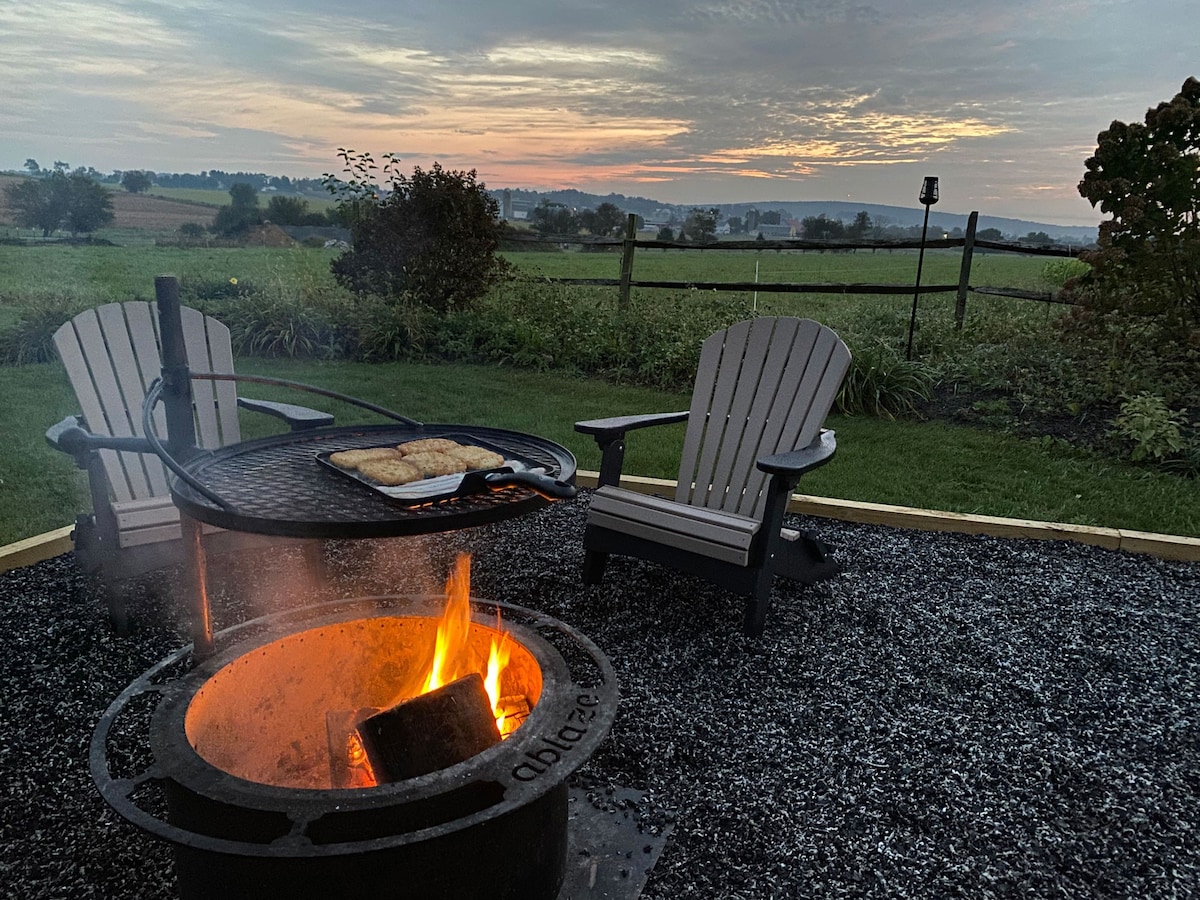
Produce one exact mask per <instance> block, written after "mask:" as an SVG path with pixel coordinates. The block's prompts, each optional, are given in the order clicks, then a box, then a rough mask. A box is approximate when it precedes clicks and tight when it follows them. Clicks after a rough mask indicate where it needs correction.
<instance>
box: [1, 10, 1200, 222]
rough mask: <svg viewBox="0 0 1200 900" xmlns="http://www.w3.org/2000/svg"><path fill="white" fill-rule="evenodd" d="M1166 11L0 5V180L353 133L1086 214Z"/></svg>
mask: <svg viewBox="0 0 1200 900" xmlns="http://www.w3.org/2000/svg"><path fill="white" fill-rule="evenodd" d="M1187 6H1188V4H1186V3H1183V2H1181V0H1137V2H1133V0H1106V2H1096V0H1089V2H1082V0H1042V2H1035V0H1009V2H1008V3H1005V4H991V5H985V4H981V3H969V4H953V5H952V4H940V5H930V4H927V3H918V2H915V0H875V2H858V0H808V2H803V3H801V2H796V0H708V2H703V0H701V2H695V0H660V2H656V3H653V4H649V3H645V2H644V0H638V2H632V0H557V2H550V0H508V2H506V3H503V4H497V3H493V2H490V0H487V2H485V0H460V2H457V3H453V4H450V3H440V4H404V5H399V6H398V5H396V4H395V3H394V2H391V0H386V2H385V0H345V2H343V3H342V4H340V5H338V6H337V7H330V6H329V5H328V4H326V3H317V2H316V0H289V2H282V0H259V2H256V3H255V4H245V3H233V2H230V0H197V2H193V0H95V2H92V3H86V4H85V3H82V2H77V0H46V2H44V3H42V4H39V6H38V7H37V8H36V10H31V9H28V8H18V7H14V6H11V5H10V6H7V7H3V8H0V78H3V79H4V81H5V84H6V102H5V109H4V113H3V115H4V116H5V123H6V126H7V127H6V128H5V129H4V134H2V135H0V165H4V164H8V165H19V164H20V162H21V161H22V160H24V159H25V157H26V156H29V155H35V156H36V155H42V156H47V157H49V156H54V155H59V156H62V155H70V156H73V157H75V158H76V159H78V160H79V161H80V162H86V163H89V164H93V165H96V166H97V167H98V168H109V167H111V168H126V167H144V168H153V169H157V170H172V169H176V170H182V168H183V165H184V162H185V161H196V160H198V161H199V163H198V164H197V165H196V167H197V168H210V167H217V168H236V167H241V166H244V165H249V160H251V159H254V160H257V161H259V162H260V164H261V167H262V168H263V169H264V170H268V171H277V170H285V167H286V173H287V174H314V173H319V172H321V171H325V170H328V169H329V168H331V167H333V166H335V165H336V157H335V150H336V148H337V147H338V146H346V145H352V146H358V147H363V148H365V149H371V150H374V151H376V152H383V151H386V150H401V151H403V153H404V154H405V157H406V159H411V160H412V161H413V162H414V163H422V164H428V163H429V162H430V161H431V160H432V159H434V158H438V159H441V160H442V161H443V162H444V163H447V164H453V165H455V166H457V167H466V168H470V167H478V168H479V169H480V171H481V173H483V172H485V171H486V173H487V178H488V179H489V181H491V182H493V183H505V184H512V185H513V186H533V187H538V186H551V185H553V186H563V185H569V184H575V185H585V184H586V185H589V186H591V187H593V188H601V189H602V192H607V191H609V190H616V191H621V190H623V189H624V188H625V187H628V186H633V185H638V184H646V183H653V184H655V185H657V186H659V187H660V188H661V190H662V193H663V195H664V196H663V199H672V198H675V199H678V200H679V201H680V202H688V198H691V197H693V195H694V194H697V193H699V192H709V193H708V194H707V196H709V197H715V196H716V194H720V195H722V196H728V197H730V198H731V199H736V198H737V195H738V193H739V192H746V193H747V194H748V196H746V197H745V199H751V200H758V199H763V198H764V197H766V194H764V193H763V192H768V191H776V190H778V189H780V188H781V187H787V188H788V189H789V190H791V191H792V192H793V195H796V196H798V197H800V196H802V197H804V198H810V199H815V198H819V197H825V196H830V197H832V196H839V197H840V196H845V195H846V194H855V195H858V194H860V193H861V191H860V190H859V188H860V186H869V187H870V188H871V189H872V190H873V191H876V192H877V194H878V195H877V196H875V197H872V198H867V197H863V198H862V199H863V201H864V202H868V201H869V200H876V201H878V202H884V203H887V202H893V201H895V200H899V199H900V198H908V195H909V194H910V193H911V192H912V191H911V184H910V183H909V182H911V181H912V180H913V179H914V178H916V177H918V176H917V175H914V173H922V172H924V171H926V170H927V169H929V167H930V166H937V167H939V170H940V171H942V172H945V173H952V174H951V175H950V176H948V177H947V176H943V182H942V183H943V191H944V196H945V197H947V198H949V197H951V196H954V195H955V193H956V190H955V186H954V185H953V184H951V183H950V181H951V178H953V179H959V180H960V181H961V185H962V187H963V188H964V190H963V191H962V192H961V195H962V196H964V197H965V198H968V201H969V202H974V198H987V199H988V202H990V203H993V204H999V203H1005V204H1008V207H1006V208H1005V209H1004V210H1000V209H996V208H994V207H993V208H992V209H991V210H989V212H991V213H992V214H1011V215H1022V216H1025V217H1031V216H1032V214H1033V213H1032V212H1031V211H1030V209H1029V207H1028V204H1036V205H1037V209H1044V210H1047V211H1050V210H1057V211H1058V212H1057V213H1056V215H1058V216H1060V217H1066V218H1072V217H1073V218H1075V219H1081V218H1083V219H1091V220H1093V221H1094V219H1095V214H1094V213H1093V212H1092V211H1091V210H1090V209H1089V208H1088V207H1087V206H1086V204H1084V203H1083V202H1082V201H1081V200H1080V199H1079V198H1078V196H1077V195H1074V196H1073V192H1074V184H1075V182H1077V181H1078V178H1079V175H1080V173H1081V170H1082V162H1083V159H1084V158H1086V156H1087V155H1088V154H1089V153H1090V152H1091V150H1092V149H1093V148H1094V139H1095V135H1096V133H1097V132H1098V131H1099V130H1100V129H1101V128H1103V127H1105V126H1106V125H1107V124H1108V122H1109V121H1110V120H1111V119H1113V118H1121V119H1123V120H1126V121H1128V120H1129V119H1131V118H1134V119H1136V118H1140V117H1141V115H1142V114H1143V113H1144V111H1145V109H1146V107H1147V106H1150V105H1152V104H1154V103H1156V102H1158V101H1160V100H1164V99H1167V98H1169V97H1170V96H1171V95H1172V94H1173V93H1174V92H1175V91H1176V90H1178V86H1179V84H1181V83H1182V81H1183V79H1184V78H1185V77H1186V76H1187V75H1188V74H1194V73H1192V72H1189V71H1186V69H1185V67H1187V66H1194V48H1193V41H1192V40H1191V37H1190V35H1191V22H1190V19H1191V15H1190V13H1189V12H1188V10H1187V8H1186V7H1187ZM51 63H52V64H51ZM76 148H78V149H76ZM101 152H102V153H103V154H104V155H103V158H100V157H99V156H97V158H96V159H95V160H92V159H87V160H85V159H83V156H82V154H93V153H96V154H100V153H101ZM142 154H144V155H142ZM205 154H209V156H205ZM131 156H137V157H138V158H130V157H131ZM1031 184H1034V185H1038V186H1039V187H1038V188H1037V189H1031V188H1029V185H1031ZM1056 186H1057V188H1056ZM667 195H670V196H667ZM1006 197H1007V198H1008V199H1004V198H1006ZM695 199H698V198H695ZM905 202H909V201H908V200H907V199H906V201H905ZM1017 207H1021V208H1017ZM1026 213H1029V215H1026ZM1047 214H1048V213H1047Z"/></svg>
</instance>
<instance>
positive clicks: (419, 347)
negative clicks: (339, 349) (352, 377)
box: [341, 297, 426, 362]
mask: <svg viewBox="0 0 1200 900" xmlns="http://www.w3.org/2000/svg"><path fill="white" fill-rule="evenodd" d="M343 312H344V313H345V315H344V316H343V317H342V319H343V321H342V322H341V329H342V331H343V333H344V335H345V337H344V338H343V341H342V344H343V347H344V348H345V349H346V352H347V353H348V354H350V355H351V356H352V357H354V358H355V359H359V360H362V361H364V362H396V361H398V360H416V359H420V358H422V357H423V356H424V355H425V350H426V347H425V340H426V323H425V321H424V319H425V314H426V311H425V310H424V309H423V308H422V307H421V306H420V305H418V304H415V303H413V302H412V301H411V299H410V298H407V297H400V298H396V299H395V300H393V301H392V302H390V303H388V302H385V301H383V300H382V299H380V298H378V297H364V298H361V299H359V300H357V301H356V302H352V303H347V304H345V305H344V307H343Z"/></svg>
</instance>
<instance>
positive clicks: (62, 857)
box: [0, 493, 1200, 900]
mask: <svg viewBox="0 0 1200 900" xmlns="http://www.w3.org/2000/svg"><path fill="white" fill-rule="evenodd" d="M586 503H587V496H586V493H585V495H584V496H582V497H581V498H580V500H578V501H574V502H566V503H560V504H557V505H556V506H554V507H552V508H551V509H548V510H546V511H544V512H542V513H539V514H537V515H534V516H529V517H526V518H525V519H522V520H520V521H516V522H510V523H506V524H504V525H501V526H496V527H492V528H486V529H477V530H474V531H471V532H468V533H464V534H461V535H456V536H446V537H440V538H429V539H423V540H414V541H389V542H379V543H377V544H373V545H364V544H359V545H343V546H341V547H339V548H335V552H334V554H333V556H334V565H333V571H334V586H333V588H331V591H333V592H335V593H337V594H341V595H354V594H357V593H374V592H391V591H395V590H414V589H420V590H425V589H428V587H429V585H428V583H427V578H432V579H435V580H436V581H440V580H441V578H442V577H443V575H444V571H445V568H444V565H445V562H446V560H447V559H448V558H449V555H450V553H451V551H452V550H454V549H455V548H456V547H458V546H460V545H463V544H465V545H467V546H468V547H469V548H470V549H472V550H473V551H474V552H475V554H476V561H475V566H474V585H473V593H474V594H475V595H476V596H479V597H484V598H488V599H495V600H505V601H509V602H513V603H518V604H521V605H526V606H531V607H534V608H537V609H541V610H544V611H546V612H548V613H550V614H551V615H553V616H556V617H558V618H560V619H563V620H564V621H566V622H569V623H571V624H572V625H574V626H576V627H577V628H579V629H580V630H582V631H583V632H585V633H586V634H588V635H589V636H591V637H592V638H593V639H594V640H595V641H596V642H597V643H598V644H599V645H600V646H601V647H602V648H603V649H604V650H605V652H606V653H608V655H609V656H610V658H611V659H612V661H613V663H614V664H615V666H616V669H617V671H618V673H619V676H620V679H621V707H620V712H619V714H618V717H617V722H616V725H615V726H614V728H613V731H612V734H611V735H610V737H609V738H608V739H607V740H606V741H605V743H604V744H603V745H602V746H601V748H600V750H599V751H598V752H597V753H596V755H595V756H594V757H593V758H592V760H591V762H589V763H588V765H587V766H586V767H585V769H584V770H583V771H582V773H581V774H580V776H579V777H580V781H581V782H582V783H584V784H585V786H591V787H593V788H595V789H596V790H597V791H599V792H601V793H602V792H603V789H604V788H605V787H606V786H626V787H633V788H638V789H640V790H643V791H646V792H648V794H649V801H648V802H647V803H646V804H645V805H644V808H643V809H642V810H641V811H640V812H641V814H642V815H643V817H644V818H645V820H646V821H647V822H648V823H651V826H652V825H653V823H655V822H661V821H664V820H666V819H668V818H670V819H673V821H674V832H673V833H672V835H671V838H670V841H669V843H668V845H667V848H666V850H665V852H664V853H663V856H662V858H661V859H660V861H659V863H658V865H657V867H656V868H655V870H654V872H653V873H652V875H651V877H650V881H649V884H648V886H647V890H646V894H645V896H647V897H652V898H658V900H666V898H672V900H673V898H685V897H694V898H717V897H722V898H724V897H738V898H741V897H745V898H791V897H822V898H824V897H839V896H846V897H861V896H888V897H902V896H915V897H943V896H946V897H948V896H966V897H972V898H975V897H993V896H997V897H999V896H1003V897H1014V896H1020V897H1026V896H1030V897H1032V896H1037V897H1088V898H1092V897H1097V898H1099V897H1142V898H1146V897H1191V896H1198V895H1200V827H1198V822H1200V627H1198V619H1200V615H1198V612H1200V565H1198V564H1194V563H1178V562H1166V561H1161V560H1156V559H1152V558H1150V557H1145V556H1135V555H1127V554H1120V553H1116V552H1112V551H1106V550H1101V549H1097V548H1092V547H1085V546H1079V545H1072V544H1066V543H1048V542H1037V541H1016V540H1000V539H994V538H987V537H973V536H963V535H945V534H932V533H922V532H915V531H906V530H899V529H891V528H883V527H874V526H859V525H852V524H846V523H837V522H827V521H821V522H815V521H803V520H801V521H800V524H801V525H807V526H812V527H816V528H817V529H818V530H819V531H820V532H821V534H822V536H823V537H825V538H826V539H828V540H830V541H832V542H833V543H834V544H836V545H837V546H838V547H839V555H840V556H841V558H842V559H843V560H844V561H845V562H846V563H847V570H846V572H844V573H843V574H842V575H840V576H839V577H837V578H836V579H834V580H832V581H829V582H826V583H824V584H821V585H818V586H817V587H814V588H809V589H799V588H797V587H796V586H795V585H793V584H791V583H787V582H780V583H779V584H778V586H777V588H776V593H775V609H774V612H773V613H772V616H771V619H770V621H769V623H768V629H767V633H766V635H765V636H764V637H762V638H760V639H758V640H755V641H750V640H747V639H745V638H744V637H742V635H741V633H740V623H741V601H740V600H737V599H736V598H733V597H731V596H730V595H728V594H725V593H723V592H721V591H718V590H715V589H713V588H711V587H709V586H708V585H707V584H706V583H704V582H701V581H697V580H694V579H691V578H688V577H685V576H680V575H677V574H675V573H672V572H669V571H668V570H665V569H662V568H658V567H654V566H650V565H646V564H642V563H639V562H635V561H632V560H623V559H614V560H613V562H612V563H611V564H610V567H609V573H608V578H607V580H606V583H605V585H604V586H603V587H602V588H598V589H588V588H585V587H584V586H583V585H582V583H581V581H580V577H579V570H580V563H581V558H582V552H581V548H580V538H581V531H582V524H583V511H584V508H585V506H586ZM426 559H428V560H429V562H428V563H422V564H421V565H420V566H415V565H414V561H416V560H426ZM241 560H242V561H241V562H240V564H239V565H238V566H236V567H235V568H234V573H235V574H234V575H231V576H230V578H229V579H227V580H221V579H214V586H213V587H214V611H215V614H216V616H217V618H218V621H219V622H225V623H229V622H231V621H233V620H235V619H236V618H238V617H240V616H244V615H248V614H250V611H249V609H248V608H247V604H246V602H245V599H246V598H247V597H249V596H255V597H257V596H258V595H260V594H262V595H264V596H263V597H262V598H261V600H260V601H257V602H261V603H262V604H263V605H265V606H266V607H275V606H279V605H282V604H284V603H286V602H289V598H293V597H295V596H299V595H300V594H301V592H299V591H297V590H295V587H296V584H295V579H294V578H291V577H290V576H291V573H293V572H294V571H295V570H296V568H297V567H296V564H295V563H296V560H295V558H294V557H291V558H289V556H288V554H286V553H285V554H280V553H275V554H271V555H269V556H261V555H260V556H257V557H254V558H252V559H248V558H247V557H242V558H241ZM426 572H430V573H433V574H432V575H430V576H426V575H425V573H426ZM169 574H170V573H169ZM160 580H161V579H160ZM134 606H135V612H137V613H138V614H140V615H141V616H142V618H143V619H146V618H154V619H157V620H158V621H159V622H160V623H161V624H157V625H145V624H143V625H142V626H141V627H140V628H139V629H138V630H137V631H136V632H135V633H134V634H133V635H132V636H131V637H128V638H118V637H114V636H113V635H111V634H110V633H109V631H108V630H107V628H106V625H105V618H104V615H103V612H102V610H101V609H100V605H99V601H98V599H97V593H96V589H95V586H94V585H93V584H91V583H90V582H89V580H88V579H86V578H84V577H82V576H80V575H79V574H78V572H77V571H76V570H75V568H74V566H73V564H72V562H71V560H70V558H69V557H60V558H58V559H55V560H50V561H48V562H45V563H41V564H39V565H36V566H31V567H28V568H24V569H19V570H16V571H13V572H9V573H7V574H4V575H0V634H2V635H3V640H4V642H5V646H4V647H3V649H2V650H0V777H2V797H0V804H2V805H0V850H2V861H0V896H3V897H12V898H18V897H19V898H31V897H39V898H40V897H63V898H68V897H69V898H75V897H80V898H83V897H96V898H101V897H103V898H117V897H131V898H142V897H144V898H166V897H170V896H172V891H173V877H174V876H173V874H172V871H171V864H170V854H169V852H168V851H167V850H166V849H165V848H164V847H162V846H160V845H157V844H155V843H154V842H152V841H150V840H148V839H146V838H143V837H142V836H140V835H139V834H138V833H136V832H135V831H134V829H133V828H132V827H131V826H129V825H127V824H126V823H125V822H124V821H123V820H122V819H120V818H119V817H117V816H115V815H114V814H112V813H111V812H110V811H109V810H108V809H107V807H106V806H105V804H104V803H103V801H101V800H100V798H99V796H98V794H97V792H96V790H95V788H94V787H93V785H92V782H91V779H90V776H89V775H88V772H87V746H88V741H89V739H90V736H91V731H92V729H93V727H94V725H95V723H96V720H97V719H98V717H99V715H100V713H101V712H102V711H103V710H104V709H105V707H106V706H107V705H108V704H109V702H111V700H112V699H113V698H114V697H115V696H116V695H117V694H118V693H119V692H120V691H121V689H122V688H124V687H125V685H126V684H128V683H129V682H130V681H131V680H132V679H133V678H134V677H135V676H137V675H138V674H140V673H141V672H142V671H144V670H145V669H146V668H148V667H149V666H150V665H151V664H153V663H154V662H156V661H158V660H159V659H161V658H162V657H164V656H165V655H167V653H168V652H169V651H171V650H173V649H174V648H175V647H177V646H179V645H180V644H181V643H183V642H184V638H183V637H182V635H183V634H185V633H186V632H185V631H184V629H183V624H182V621H181V620H180V619H179V616H178V613H177V612H174V611H173V610H172V608H171V606H170V605H169V604H165V603H163V601H161V600H160V599H158V597H157V596H156V595H155V593H154V592H153V591H151V590H149V589H145V588H143V589H141V590H140V591H139V592H138V593H137V595H136V596H135V602H134Z"/></svg>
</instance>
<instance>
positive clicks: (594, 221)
mask: <svg viewBox="0 0 1200 900" xmlns="http://www.w3.org/2000/svg"><path fill="white" fill-rule="evenodd" d="M579 222H580V224H581V225H582V226H583V227H584V228H586V229H587V230H588V231H589V232H591V233H592V234H596V235H602V236H604V237H612V236H613V235H616V234H620V233H623V232H624V230H625V213H624V211H623V210H622V209H621V208H620V207H619V206H617V205H616V204H615V203H609V202H607V201H605V202H604V203H601V204H600V205H599V206H597V207H596V208H595V209H585V210H584V211H583V212H581V213H580V214H579Z"/></svg>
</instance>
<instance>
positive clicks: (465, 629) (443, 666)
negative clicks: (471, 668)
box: [421, 553, 471, 694]
mask: <svg viewBox="0 0 1200 900" xmlns="http://www.w3.org/2000/svg"><path fill="white" fill-rule="evenodd" d="M470 634H471V555H470V554H469V553H460V554H459V555H458V559H456V560H455V561H454V569H453V571H451V573H450V577H448V578H447V579H446V608H445V610H444V611H443V612H442V618H441V620H440V621H439V622H438V629H437V641H436V643H435V644H434V649H433V662H432V663H431V664H430V666H429V675H428V676H426V678H425V686H424V687H423V688H421V693H422V694H427V693H429V692H430V691H433V690H437V689H438V688H440V687H441V686H442V685H444V684H449V683H450V682H451V681H454V680H455V679H456V678H462V677H463V676H464V675H469V674H470V673H469V672H467V671H462V670H464V669H466V661H467V659H466V658H467V638H468V637H469V636H470Z"/></svg>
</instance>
